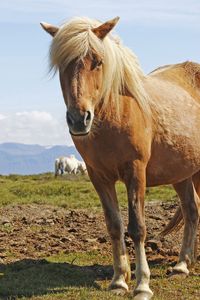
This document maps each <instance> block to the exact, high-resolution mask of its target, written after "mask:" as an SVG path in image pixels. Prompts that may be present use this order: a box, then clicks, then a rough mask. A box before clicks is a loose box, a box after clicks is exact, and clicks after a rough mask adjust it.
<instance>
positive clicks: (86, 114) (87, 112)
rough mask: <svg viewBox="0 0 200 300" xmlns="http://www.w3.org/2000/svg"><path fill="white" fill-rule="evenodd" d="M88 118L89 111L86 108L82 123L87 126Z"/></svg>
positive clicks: (89, 115)
mask: <svg viewBox="0 0 200 300" xmlns="http://www.w3.org/2000/svg"><path fill="white" fill-rule="evenodd" d="M90 120H91V112H90V111H89V110H88V111H86V112H85V116H84V125H85V126H87V124H88V123H89V121H90Z"/></svg>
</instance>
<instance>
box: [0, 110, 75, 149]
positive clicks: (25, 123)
mask: <svg viewBox="0 0 200 300" xmlns="http://www.w3.org/2000/svg"><path fill="white" fill-rule="evenodd" d="M5 142H15V143H24V144H40V145H56V144H57V145H58V144H61V145H63V144H65V145H72V140H71V137H70V135H69V133H68V128H67V125H66V122H65V117H64V116H63V118H60V119H58V118H55V117H53V116H52V115H51V114H50V113H49V112H45V111H23V112H16V113H12V114H8V115H2V114H0V143H5Z"/></svg>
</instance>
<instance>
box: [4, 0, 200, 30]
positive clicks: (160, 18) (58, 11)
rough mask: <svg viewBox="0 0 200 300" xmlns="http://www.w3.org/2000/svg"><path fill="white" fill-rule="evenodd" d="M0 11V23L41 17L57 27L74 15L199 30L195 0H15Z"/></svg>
mask: <svg viewBox="0 0 200 300" xmlns="http://www.w3.org/2000/svg"><path fill="white" fill-rule="evenodd" d="M0 11H1V13H0V20H1V22H2V21H5V19H6V18H8V19H9V21H10V22H14V21H17V22H22V23H23V22H24V21H26V22H36V21H38V17H40V16H43V17H44V18H49V19H50V20H49V21H51V20H55V18H56V20H57V22H58V23H59V21H62V20H65V19H68V18H69V17H72V16H77V15H79V16H80V15H86V16H90V17H94V18H98V19H103V20H104V19H107V18H110V17H114V16H116V15H120V16H121V18H122V20H123V22H124V23H125V22H131V23H139V24H143V25H144V24H154V25H155V24H158V23H159V24H165V25H168V26H174V25H175V24H176V25H179V26H194V25H196V26H198V27H199V16H200V2H199V0H190V1H188V0H168V1H164V0H151V1H149V0H141V1H133V0H124V1H116V0H101V1H97V0H96V1H95V0H74V1H66V0H57V1H54V0H46V1H44V0H38V1H35V0H29V1H27V0H15V1H12V2H9V1H1V3H0ZM46 21H48V20H46ZM185 22H187V24H185Z"/></svg>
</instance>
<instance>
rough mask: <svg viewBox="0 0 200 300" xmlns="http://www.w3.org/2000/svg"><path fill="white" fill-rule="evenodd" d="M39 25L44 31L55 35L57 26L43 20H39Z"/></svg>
mask: <svg viewBox="0 0 200 300" xmlns="http://www.w3.org/2000/svg"><path fill="white" fill-rule="evenodd" d="M40 25H41V26H42V28H43V29H44V30H45V31H46V32H48V33H49V34H50V35H51V36H53V37H54V36H55V35H56V33H57V32H58V30H59V27H57V26H54V25H51V24H48V23H45V22H41V23H40Z"/></svg>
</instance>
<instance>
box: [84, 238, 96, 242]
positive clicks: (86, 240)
mask: <svg viewBox="0 0 200 300" xmlns="http://www.w3.org/2000/svg"><path fill="white" fill-rule="evenodd" d="M96 241H97V239H89V238H86V239H84V242H88V243H96Z"/></svg>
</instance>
